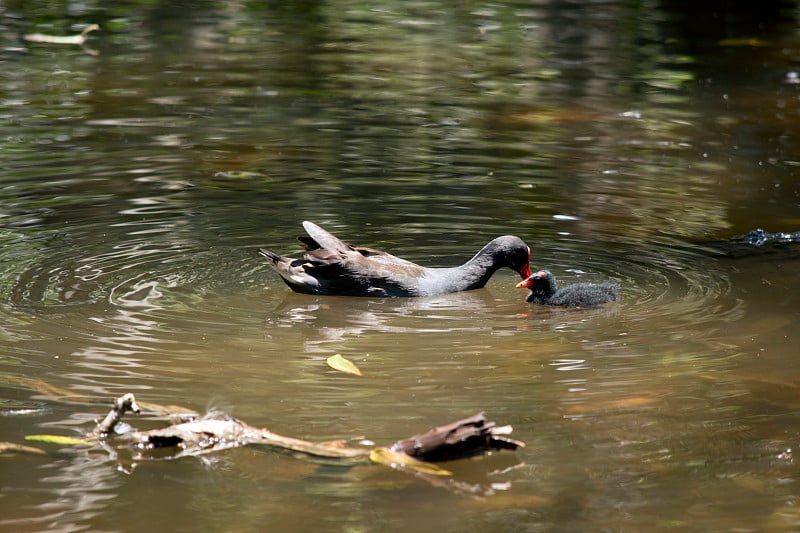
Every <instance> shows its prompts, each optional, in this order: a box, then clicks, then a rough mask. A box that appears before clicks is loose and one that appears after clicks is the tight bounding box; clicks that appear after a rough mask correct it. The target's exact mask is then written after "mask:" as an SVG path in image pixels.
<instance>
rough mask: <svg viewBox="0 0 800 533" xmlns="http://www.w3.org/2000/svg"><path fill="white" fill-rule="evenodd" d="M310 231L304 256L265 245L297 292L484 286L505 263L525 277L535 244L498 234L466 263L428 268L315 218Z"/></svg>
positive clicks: (412, 291)
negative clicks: (348, 237) (349, 239)
mask: <svg viewBox="0 0 800 533" xmlns="http://www.w3.org/2000/svg"><path fill="white" fill-rule="evenodd" d="M303 228H305V230H306V232H307V233H308V236H307V237H306V236H300V237H298V240H299V241H300V242H302V243H303V244H304V245H305V247H306V253H305V254H304V255H303V259H292V258H290V257H282V256H280V255H278V254H276V253H273V252H271V251H269V250H264V249H261V250H259V252H260V253H261V255H263V256H264V257H266V258H267V259H269V265H270V266H272V267H273V268H274V269H275V270H276V271H277V272H278V274H280V276H281V279H283V281H284V282H285V283H286V284H287V285H288V286H289V288H290V289H292V290H293V291H295V292H301V293H305V294H326V295H337V296H378V297H383V296H389V297H398V296H432V295H436V294H445V293H449V292H459V291H468V290H472V289H480V288H481V287H483V286H484V285H486V282H487V281H488V280H489V278H490V277H492V274H494V273H495V271H497V270H498V269H500V268H503V267H508V268H510V269H512V270H514V271H515V272H519V275H520V276H521V277H522V278H523V279H525V278H528V277H530V275H531V268H530V266H529V265H528V262H529V261H530V257H531V250H530V248H529V247H528V245H527V244H525V243H524V242H523V241H522V239H520V238H519V237H514V236H513V235H505V236H503V237H497V238H496V239H494V240H493V241H491V242H490V243H489V244H487V245H486V246H484V247H483V248H481V250H480V251H479V252H478V253H477V254H475V256H474V257H473V258H472V259H470V260H469V261H467V262H466V263H464V264H463V265H461V266H457V267H451V268H427V267H423V266H420V265H417V264H416V263H412V262H411V261H406V260H405V259H401V258H399V257H395V256H393V255H391V254H388V253H386V252H381V251H378V250H373V249H372V248H363V247H360V246H352V245H350V244H347V243H345V242H342V241H341V240H339V239H338V238H337V237H335V236H333V235H331V234H330V233H328V232H327V231H325V230H324V229H322V228H320V227H319V226H317V225H316V224H314V223H313V222H308V221H305V222H303Z"/></svg>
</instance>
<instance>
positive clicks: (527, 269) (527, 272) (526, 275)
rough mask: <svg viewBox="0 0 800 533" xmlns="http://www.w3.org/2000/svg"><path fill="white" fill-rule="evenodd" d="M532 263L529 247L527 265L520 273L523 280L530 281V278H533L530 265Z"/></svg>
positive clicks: (529, 248)
mask: <svg viewBox="0 0 800 533" xmlns="http://www.w3.org/2000/svg"><path fill="white" fill-rule="evenodd" d="M530 262H531V247H530V246H528V262H527V263H525V266H524V267H522V270H520V271H519V275H520V277H521V278H522V279H528V278H529V277H531V266H530V264H529V263H530ZM517 287H519V285H517Z"/></svg>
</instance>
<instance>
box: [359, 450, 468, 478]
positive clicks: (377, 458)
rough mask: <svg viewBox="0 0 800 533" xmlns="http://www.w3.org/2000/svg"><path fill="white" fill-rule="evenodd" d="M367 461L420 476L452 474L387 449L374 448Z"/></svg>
mask: <svg viewBox="0 0 800 533" xmlns="http://www.w3.org/2000/svg"><path fill="white" fill-rule="evenodd" d="M369 460H370V461H372V462H373V463H378V464H382V465H386V466H391V467H392V468H398V467H402V468H408V469H409V470H414V471H415V472H420V473H422V474H430V475H433V476H452V475H453V473H452V472H450V471H449V470H445V469H444V468H441V467H439V466H436V465H435V464H433V463H426V462H424V461H420V460H419V459H414V458H413V457H411V456H410V455H406V454H404V453H401V452H393V451H392V450H390V449H389V448H375V449H374V450H372V451H371V452H369Z"/></svg>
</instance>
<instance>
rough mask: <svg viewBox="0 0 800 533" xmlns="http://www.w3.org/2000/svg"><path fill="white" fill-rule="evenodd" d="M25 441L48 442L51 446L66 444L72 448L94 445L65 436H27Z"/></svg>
mask: <svg viewBox="0 0 800 533" xmlns="http://www.w3.org/2000/svg"><path fill="white" fill-rule="evenodd" d="M25 440H34V441H37V442H47V443H50V444H65V445H70V446H75V445H83V446H91V445H92V443H91V442H89V441H86V440H83V439H75V438H73V437H64V436H63V435H25Z"/></svg>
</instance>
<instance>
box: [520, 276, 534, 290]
mask: <svg viewBox="0 0 800 533" xmlns="http://www.w3.org/2000/svg"><path fill="white" fill-rule="evenodd" d="M532 279H533V278H532V277H531V276H528V277H527V278H525V279H524V280H522V281H520V282H519V283H517V285H516V286H517V288H518V289H530V288H531V280H532Z"/></svg>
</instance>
